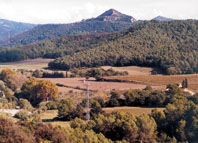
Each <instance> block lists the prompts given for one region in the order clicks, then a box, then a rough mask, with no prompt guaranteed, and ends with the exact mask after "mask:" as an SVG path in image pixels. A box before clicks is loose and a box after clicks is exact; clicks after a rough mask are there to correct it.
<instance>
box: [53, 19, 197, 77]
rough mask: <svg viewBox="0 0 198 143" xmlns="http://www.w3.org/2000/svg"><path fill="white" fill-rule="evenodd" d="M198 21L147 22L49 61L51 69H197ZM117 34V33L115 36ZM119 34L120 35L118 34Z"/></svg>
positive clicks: (178, 71)
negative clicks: (140, 67) (76, 51)
mask: <svg viewBox="0 0 198 143" xmlns="http://www.w3.org/2000/svg"><path fill="white" fill-rule="evenodd" d="M197 31H198V21H193V20H185V21H170V22H159V21H149V22H144V23H140V24H138V25H135V26H133V27H131V28H129V29H128V30H125V31H122V32H119V33H116V34H112V35H109V37H110V36H114V37H116V38H113V40H109V41H108V42H105V43H104V44H101V45H99V46H96V47H94V48H91V49H88V50H86V51H81V52H78V53H75V54H74V55H70V56H65V57H61V58H58V59H56V60H55V61H54V62H51V63H50V64H49V66H50V67H51V68H59V69H70V68H76V67H77V68H79V67H95V66H103V65H110V66H129V65H138V66H151V67H160V68H161V69H162V70H164V71H165V72H166V73H167V74H190V73H196V72H198V69H197V65H198V57H197V54H198V47H197V45H198V32H197ZM115 35H117V36H115ZM119 35H120V36H119Z"/></svg>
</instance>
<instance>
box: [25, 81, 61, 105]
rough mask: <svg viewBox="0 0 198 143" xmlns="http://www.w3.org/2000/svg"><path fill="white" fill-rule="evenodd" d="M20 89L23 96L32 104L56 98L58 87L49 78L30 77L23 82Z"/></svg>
mask: <svg viewBox="0 0 198 143" xmlns="http://www.w3.org/2000/svg"><path fill="white" fill-rule="evenodd" d="M21 90H22V95H23V96H24V98H26V99H28V100H29V101H30V102H31V103H32V104H33V105H37V104H39V103H40V102H42V101H47V100H55V99H56V98H58V88H57V87H56V85H55V84H54V83H52V82H51V81H49V80H37V79H36V78H30V79H29V80H28V81H26V82H25V83H24V84H23V86H22V88H21Z"/></svg>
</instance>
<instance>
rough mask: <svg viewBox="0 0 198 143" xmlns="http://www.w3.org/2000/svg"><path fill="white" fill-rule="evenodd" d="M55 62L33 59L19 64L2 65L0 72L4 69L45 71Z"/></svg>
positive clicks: (0, 64) (0, 65)
mask: <svg viewBox="0 0 198 143" xmlns="http://www.w3.org/2000/svg"><path fill="white" fill-rule="evenodd" d="M51 61H53V59H42V58H38V59H31V60H25V61H18V62H9V63H0V70H2V69H4V68H12V69H25V70H36V69H45V68H47V67H48V63H49V62H51Z"/></svg>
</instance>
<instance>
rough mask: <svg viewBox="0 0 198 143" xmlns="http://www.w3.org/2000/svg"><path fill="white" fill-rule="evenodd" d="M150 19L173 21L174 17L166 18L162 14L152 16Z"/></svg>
mask: <svg viewBox="0 0 198 143" xmlns="http://www.w3.org/2000/svg"><path fill="white" fill-rule="evenodd" d="M152 20H156V21H173V20H174V19H172V18H166V17H163V16H157V17H155V18H153V19H152Z"/></svg>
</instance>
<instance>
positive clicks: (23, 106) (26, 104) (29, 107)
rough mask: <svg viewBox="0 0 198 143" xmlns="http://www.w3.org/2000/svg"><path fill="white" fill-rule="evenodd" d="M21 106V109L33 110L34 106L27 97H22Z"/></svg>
mask: <svg viewBox="0 0 198 143" xmlns="http://www.w3.org/2000/svg"><path fill="white" fill-rule="evenodd" d="M19 106H20V108H21V109H25V110H28V111H32V109H33V107H32V105H31V104H30V102H29V101H28V100H27V99H20V100H19Z"/></svg>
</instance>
